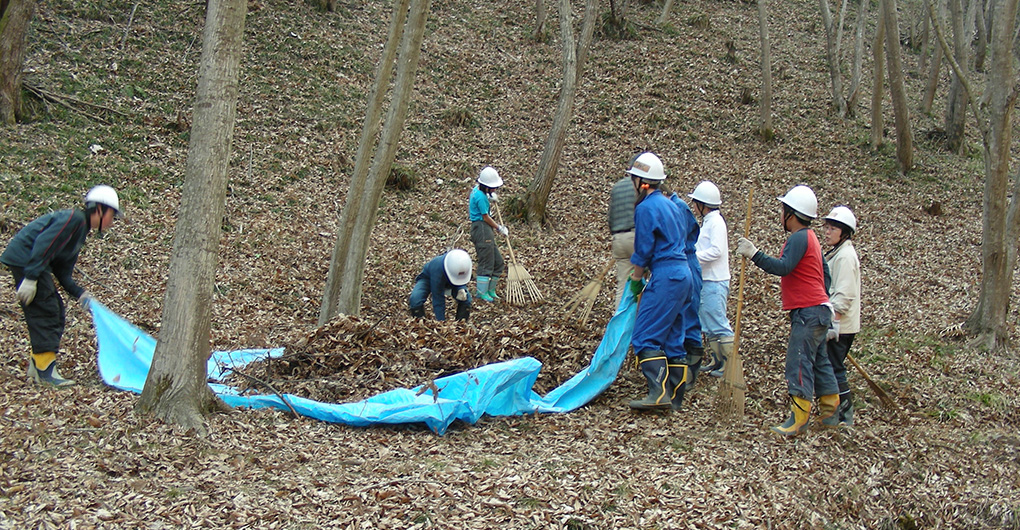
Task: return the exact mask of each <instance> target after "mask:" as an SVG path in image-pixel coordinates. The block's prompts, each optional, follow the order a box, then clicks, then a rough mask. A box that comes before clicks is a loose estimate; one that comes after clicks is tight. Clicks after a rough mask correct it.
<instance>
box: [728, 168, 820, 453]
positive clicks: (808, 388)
mask: <svg viewBox="0 0 1020 530" xmlns="http://www.w3.org/2000/svg"><path fill="white" fill-rule="evenodd" d="M778 199H779V202H780V203H782V207H781V208H780V210H779V215H780V221H781V223H782V225H783V229H784V230H785V231H787V232H790V237H789V238H787V240H786V243H785V244H783V250H782V253H781V254H780V256H779V257H778V258H773V257H772V256H769V255H767V254H765V253H764V252H762V251H759V250H758V248H757V247H755V245H754V243H752V242H751V241H750V240H748V239H747V238H743V237H742V238H740V239H739V240H738V241H737V253H738V254H740V255H741V256H744V257H746V258H749V259H750V260H751V261H752V262H754V264H755V265H757V266H758V267H759V268H760V269H762V270H763V271H765V272H767V273H769V274H774V275H776V276H780V277H781V279H780V292H781V296H782V301H783V310H784V311H789V316H790V338H789V342H788V343H787V346H786V385H787V389H788V390H789V393H790V397H791V398H792V403H791V404H790V416H789V418H787V420H786V422H784V423H783V424H782V425H777V426H775V427H772V431H773V432H776V433H779V434H782V435H784V436H796V435H798V434H801V433H803V432H804V431H806V430H807V426H808V420H809V419H810V416H811V400H812V399H813V397H814V396H816V395H817V396H819V398H818V402H819V414H818V419H819V420H823V421H824V420H825V419H826V418H828V417H829V416H832V415H833V414H835V413H836V409H837V408H838V407H839V395H838V390H839V389H838V386H837V385H836V377H835V375H834V374H833V372H832V364H831V363H830V362H829V356H828V354H827V353H826V349H825V335H826V332H827V331H828V329H829V325H830V323H831V322H832V309H831V307H832V306H831V304H830V303H829V295H828V293H826V290H825V277H826V276H827V275H828V270H827V268H826V265H825V260H824V259H823V258H822V247H821V245H820V244H819V243H818V236H816V235H815V232H814V231H813V230H811V228H810V227H811V220H812V219H815V218H816V217H817V216H818V199H817V198H815V192H814V191H812V190H811V188H809V187H807V186H804V185H798V186H794V187H793V188H791V189H790V191H788V192H787V193H786V195H784V196H782V197H778Z"/></svg>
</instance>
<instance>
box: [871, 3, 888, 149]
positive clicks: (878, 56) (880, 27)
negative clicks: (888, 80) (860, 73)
mask: <svg viewBox="0 0 1020 530" xmlns="http://www.w3.org/2000/svg"><path fill="white" fill-rule="evenodd" d="M885 1H886V0H879V7H878V23H877V24H876V25H875V45H874V46H872V47H871V58H872V59H873V63H874V65H875V74H874V75H873V76H872V78H873V81H874V84H873V85H872V86H873V89H872V91H871V148H872V149H878V148H879V146H881V145H882V142H883V141H884V139H885V132H884V130H885V118H884V117H883V116H882V100H883V99H884V98H885V63H884V60H885V13H886V10H885V5H884V4H885Z"/></svg>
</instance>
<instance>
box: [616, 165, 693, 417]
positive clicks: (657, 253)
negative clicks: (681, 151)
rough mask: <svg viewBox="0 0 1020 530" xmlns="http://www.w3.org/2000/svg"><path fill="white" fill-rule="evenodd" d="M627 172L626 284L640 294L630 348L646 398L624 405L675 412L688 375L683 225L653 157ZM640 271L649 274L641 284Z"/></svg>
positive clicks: (687, 288)
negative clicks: (630, 216)
mask: <svg viewBox="0 0 1020 530" xmlns="http://www.w3.org/2000/svg"><path fill="white" fill-rule="evenodd" d="M627 173H629V174H630V175H631V182H633V184H634V188H635V190H636V191H637V198H636V201H637V204H636V206H635V207H634V254H633V255H631V258H630V262H631V264H632V265H633V266H634V268H633V270H632V271H631V274H630V277H629V278H628V280H627V285H628V288H629V289H630V291H631V293H633V294H634V296H637V295H639V294H641V295H642V296H641V302H640V304H638V310H637V317H636V319H635V321H634V332H633V334H632V338H631V346H633V348H634V355H635V356H636V357H637V361H638V366H639V367H640V369H641V373H642V375H644V376H645V379H646V380H647V381H648V395H647V396H645V397H644V398H642V399H638V400H634V401H631V402H630V403H629V405H630V407H631V408H633V409H636V410H668V409H670V408H673V409H674V410H678V409H679V408H680V406H681V405H682V403H683V397H684V390H685V389H684V384H685V383H686V381H687V374H688V366H687V364H686V360H687V359H686V352H685V351H684V347H683V343H684V337H685V331H686V327H685V325H684V316H683V308H684V304H685V303H688V301H689V299H690V296H691V287H692V286H691V271H690V268H689V267H688V265H687V255H686V253H685V249H684V246H685V239H686V233H684V228H685V224H684V222H683V219H682V216H681V212H680V209H679V208H678V207H677V205H676V204H674V203H673V202H672V201H671V200H670V199H668V198H667V197H666V196H664V195H663V194H662V192H661V191H660V190H659V186H660V185H661V184H662V181H664V180H665V179H666V172H665V170H664V169H663V166H662V160H660V159H659V157H658V156H656V155H655V154H654V153H641V154H640V155H638V157H637V158H635V159H634V160H633V161H632V162H631V167H630V169H628V170H627ZM646 271H647V272H650V273H651V275H650V279H649V281H648V283H647V285H646V284H645V283H644V281H643V277H644V275H645V272H646ZM642 293H643V294H642Z"/></svg>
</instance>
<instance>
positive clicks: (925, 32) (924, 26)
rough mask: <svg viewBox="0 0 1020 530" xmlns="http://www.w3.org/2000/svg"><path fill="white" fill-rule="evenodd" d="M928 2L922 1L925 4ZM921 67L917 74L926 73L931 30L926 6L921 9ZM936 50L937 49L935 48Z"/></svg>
mask: <svg viewBox="0 0 1020 530" xmlns="http://www.w3.org/2000/svg"><path fill="white" fill-rule="evenodd" d="M928 1H930V0H924V2H925V3H927V2H928ZM921 11H922V13H921V67H920V69H919V70H918V71H919V72H927V71H928V53H929V52H930V50H929V47H930V44H931V30H930V29H929V28H930V26H931V24H930V23H929V22H930V20H931V18H930V17H929V16H928V11H927V6H924V7H922V8H921ZM936 49H938V47H937V46H936Z"/></svg>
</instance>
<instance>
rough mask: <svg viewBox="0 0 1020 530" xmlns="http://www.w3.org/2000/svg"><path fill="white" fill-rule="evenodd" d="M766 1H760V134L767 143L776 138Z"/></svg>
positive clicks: (770, 45)
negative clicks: (773, 126)
mask: <svg viewBox="0 0 1020 530" xmlns="http://www.w3.org/2000/svg"><path fill="white" fill-rule="evenodd" d="M765 2H766V0H758V36H759V38H760V39H761V104H760V105H759V111H760V117H759V124H758V134H760V135H761V137H762V138H764V139H765V140H767V141H772V139H773V138H775V136H776V132H775V130H774V129H773V128H772V43H771V40H770V39H769V17H768V9H767V6H766V4H765Z"/></svg>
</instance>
